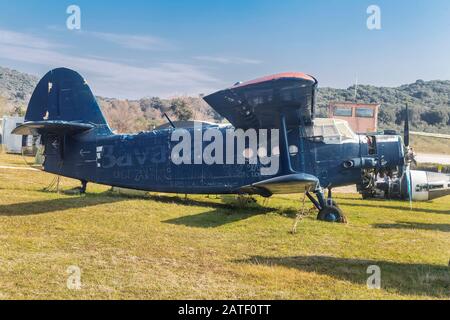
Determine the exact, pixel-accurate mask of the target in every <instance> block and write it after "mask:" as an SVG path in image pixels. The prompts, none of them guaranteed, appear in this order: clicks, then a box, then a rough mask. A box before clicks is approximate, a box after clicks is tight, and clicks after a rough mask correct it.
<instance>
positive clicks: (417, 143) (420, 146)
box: [411, 135, 450, 155]
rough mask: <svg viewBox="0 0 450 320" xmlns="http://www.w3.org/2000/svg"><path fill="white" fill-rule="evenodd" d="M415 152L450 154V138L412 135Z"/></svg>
mask: <svg viewBox="0 0 450 320" xmlns="http://www.w3.org/2000/svg"><path fill="white" fill-rule="evenodd" d="M411 146H413V148H414V151H415V152H420V153H432V154H445V155H450V140H448V139H441V138H434V137H422V136H414V135H411Z"/></svg>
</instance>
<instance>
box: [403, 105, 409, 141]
mask: <svg viewBox="0 0 450 320" xmlns="http://www.w3.org/2000/svg"><path fill="white" fill-rule="evenodd" d="M404 142H405V146H406V147H409V142H410V141H409V108H408V104H406V115H405V138H404Z"/></svg>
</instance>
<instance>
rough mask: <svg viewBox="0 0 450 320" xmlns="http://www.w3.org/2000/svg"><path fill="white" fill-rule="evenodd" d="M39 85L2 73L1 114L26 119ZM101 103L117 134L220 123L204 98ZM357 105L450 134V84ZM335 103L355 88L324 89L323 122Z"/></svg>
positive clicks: (419, 85)
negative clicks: (169, 121) (191, 122)
mask: <svg viewBox="0 0 450 320" xmlns="http://www.w3.org/2000/svg"><path fill="white" fill-rule="evenodd" d="M37 81H38V78H37V77H35V76H31V75H28V74H25V73H21V72H18V71H15V70H11V69H7V68H2V67H0V114H23V113H24V111H25V109H26V105H27V103H28V100H29V98H30V96H31V94H32V91H33V89H34V87H35V85H36V84H37ZM98 100H99V102H100V105H101V107H102V109H103V111H104V113H105V115H106V117H107V118H108V121H110V124H111V126H112V127H113V128H115V129H116V130H117V131H118V132H134V131H140V130H148V129H151V128H152V127H153V126H155V125H158V124H160V123H163V122H165V120H164V119H163V116H162V114H163V113H167V114H169V115H170V116H171V117H172V118H173V119H178V120H185V119H193V118H195V119H198V120H205V121H220V120H221V119H220V117H219V116H218V115H217V113H215V112H214V111H213V110H212V109H211V108H210V107H209V106H208V105H207V104H206V103H205V102H204V101H203V99H201V98H200V97H178V98H173V99H160V98H156V97H153V98H143V99H140V100H118V99H113V98H101V97H99V98H98ZM356 100H357V101H358V102H364V103H380V104H381V105H382V107H381V111H380V115H379V120H380V127H381V128H382V129H384V128H392V129H400V128H401V124H402V121H403V119H404V114H405V113H404V108H405V105H406V103H408V104H409V106H410V109H411V112H412V128H413V130H416V131H425V132H441V133H450V81H439V80H435V81H423V80H417V81H416V82H415V83H412V84H407V85H402V86H400V87H396V88H389V87H375V86H370V85H361V86H358V88H357V99H356ZM334 101H339V102H354V101H355V87H354V86H353V87H349V88H348V89H333V88H320V89H319V94H318V99H317V102H318V113H319V116H326V114H327V107H328V105H329V103H330V102H334ZM125 110H126V111H127V112H124V111H125ZM124 115H126V116H124Z"/></svg>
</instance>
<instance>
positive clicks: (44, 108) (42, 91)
mask: <svg viewBox="0 0 450 320" xmlns="http://www.w3.org/2000/svg"><path fill="white" fill-rule="evenodd" d="M100 126H101V127H104V128H107V129H108V131H109V132H110V130H109V127H108V125H107V123H106V120H105V118H104V116H103V114H102V112H101V110H100V107H99V105H98V104H97V101H96V100H95V97H94V95H93V94H92V91H91V89H90V88H89V86H88V85H87V83H86V81H85V80H84V78H83V77H81V76H80V75H79V74H78V73H77V72H75V71H73V70H70V69H66V68H59V69H54V70H52V71H50V72H49V73H47V74H46V75H45V76H44V77H43V78H42V79H41V80H40V81H39V83H38V85H37V87H36V89H35V90H34V93H33V95H32V97H31V100H30V103H29V105H28V110H27V113H26V115H25V124H24V125H23V126H22V128H21V130H16V131H17V134H23V133H26V132H30V131H33V130H34V131H36V130H39V132H40V133H42V132H52V133H67V132H70V131H73V132H80V131H83V128H84V129H85V130H89V129H92V128H94V127H100ZM36 127H38V129H37V128H36ZM72 129H73V130H72ZM55 130H56V132H55Z"/></svg>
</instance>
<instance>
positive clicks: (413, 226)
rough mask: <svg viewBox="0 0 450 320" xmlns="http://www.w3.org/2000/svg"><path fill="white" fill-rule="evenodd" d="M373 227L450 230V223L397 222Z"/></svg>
mask: <svg viewBox="0 0 450 320" xmlns="http://www.w3.org/2000/svg"><path fill="white" fill-rule="evenodd" d="M373 227H374V228H379V229H410V230H417V229H419V230H430V231H442V232H450V224H429V223H416V222H397V223H392V224H374V225H373Z"/></svg>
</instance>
